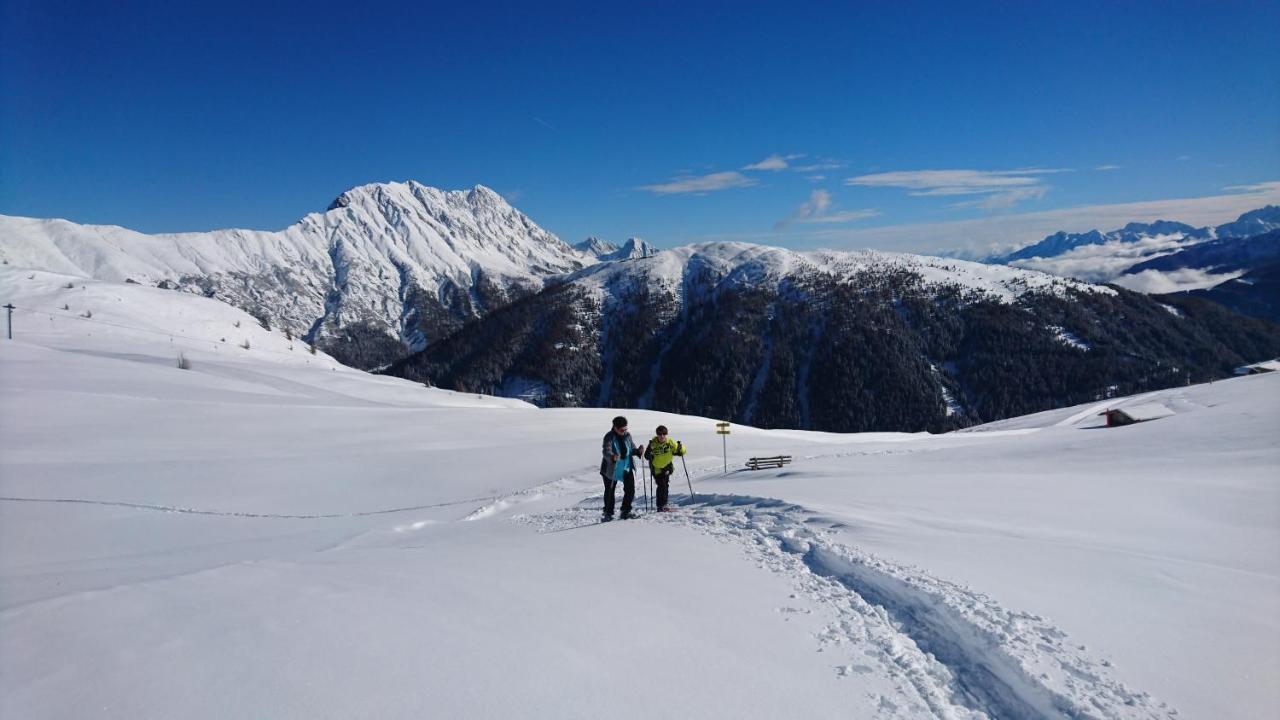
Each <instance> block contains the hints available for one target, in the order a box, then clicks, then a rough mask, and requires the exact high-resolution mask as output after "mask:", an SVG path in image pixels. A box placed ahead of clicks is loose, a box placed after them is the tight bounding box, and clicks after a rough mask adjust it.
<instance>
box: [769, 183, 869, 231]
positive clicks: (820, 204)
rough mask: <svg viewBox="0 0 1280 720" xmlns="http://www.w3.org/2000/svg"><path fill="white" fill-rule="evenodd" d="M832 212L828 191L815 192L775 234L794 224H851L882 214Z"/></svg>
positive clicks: (782, 223)
mask: <svg viewBox="0 0 1280 720" xmlns="http://www.w3.org/2000/svg"><path fill="white" fill-rule="evenodd" d="M830 210H831V193H830V192H828V191H826V190H814V191H813V192H812V193H809V199H808V200H806V201H805V202H803V203H801V204H800V207H798V208H796V210H795V212H793V213H791V215H790V216H789V217H787V218H786V219H785V220H779V221H778V222H777V223H776V224H775V225H774V226H773V229H774V231H775V232H782V231H783V230H785V229H786V228H787V227H789V226H790V225H791V224H792V223H824V224H838V223H849V222H855V221H858V220H865V219H867V218H871V217H875V216H877V215H879V214H880V211H879V210H871V209H868V210H844V211H841V212H834V213H833V212H830Z"/></svg>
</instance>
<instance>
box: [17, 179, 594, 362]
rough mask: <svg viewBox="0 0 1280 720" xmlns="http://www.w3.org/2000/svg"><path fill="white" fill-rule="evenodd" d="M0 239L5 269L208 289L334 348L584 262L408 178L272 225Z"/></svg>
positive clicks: (424, 321)
mask: <svg viewBox="0 0 1280 720" xmlns="http://www.w3.org/2000/svg"><path fill="white" fill-rule="evenodd" d="M0 241H2V242H0V260H3V261H5V262H7V263H8V264H9V265H12V266H14V267H21V268H34V269H40V270H47V271H50V272H57V273H64V274H69V275H77V276H81V277H88V278H95V279H100V280H111V281H116V282H123V281H124V280H126V279H132V280H134V281H136V282H139V283H143V284H147V285H163V286H166V287H177V288H179V289H182V290H185V291H189V292H196V293H200V294H205V295H209V296H211V297H216V298H218V299H220V300H223V301H226V302H228V303H231V304H233V305H236V306H237V307H240V308H242V309H245V310H248V311H250V312H252V313H253V314H254V315H256V316H259V317H264V318H266V319H267V320H268V321H269V322H270V323H271V324H273V325H279V326H283V327H286V328H288V329H289V330H290V331H291V332H293V333H294V334H295V335H299V336H304V337H306V338H307V339H308V340H311V341H314V342H316V343H317V344H319V345H320V346H322V347H331V349H333V350H334V351H335V352H339V351H341V348H340V347H336V346H337V345H338V343H336V342H335V340H336V339H338V338H342V339H344V340H348V341H349V340H351V339H353V338H352V334H353V333H354V334H355V338H354V339H356V340H365V341H368V340H369V337H368V336H369V335H372V336H373V337H374V338H377V337H379V336H389V337H391V338H395V339H396V340H398V341H400V342H402V343H403V344H404V345H405V346H406V347H408V348H412V349H419V348H421V347H423V346H424V345H425V344H426V343H427V341H429V340H431V339H438V338H439V337H440V336H442V335H443V334H446V333H447V332H449V331H451V330H452V329H455V328H456V327H458V326H460V325H461V324H462V323H463V322H464V321H466V320H469V319H473V318H475V317H479V316H481V315H483V314H484V313H485V312H488V311H489V310H492V309H493V308H495V307H500V306H502V305H504V304H506V303H507V302H509V301H510V300H512V299H514V298H517V297H521V296H523V295H526V294H528V293H530V292H533V291H536V290H537V289H539V288H540V287H542V285H543V283H544V281H545V279H546V278H547V277H548V276H551V275H555V274H559V273H563V272H567V271H571V270H575V269H577V268H580V267H582V266H584V265H587V264H589V263H592V262H595V259H594V258H593V257H591V256H588V255H584V254H583V253H580V252H578V251H575V250H574V249H572V248H570V247H569V246H568V245H566V244H565V243H563V242H561V241H560V240H559V239H558V238H557V237H555V236H554V235H552V234H551V233H548V232H547V231H545V230H543V229H542V228H540V227H538V226H537V225H536V224H534V223H533V221H531V220H530V219H529V218H528V217H526V216H525V215H524V214H523V213H521V212H519V211H518V210H516V209H515V208H513V207H511V206H510V205H508V204H507V203H506V201H504V200H503V199H502V198H501V197H500V196H499V195H498V194H497V193H495V192H493V191H492V190H490V189H488V188H486V187H483V186H480V185H477V186H476V187H475V188H474V189H472V190H470V191H456V192H445V191H441V190H437V189H435V188H431V187H426V186H424V185H421V184H419V183H416V182H407V183H386V184H373V185H365V186H361V187H358V188H354V189H352V190H348V191H347V192H345V193H343V194H342V195H341V196H339V197H338V198H337V200H335V201H334V202H333V204H332V206H331V207H330V208H329V210H328V211H326V212H323V213H313V214H311V215H308V216H306V217H305V218H303V219H302V220H301V221H299V222H298V223H297V224H295V225H292V226H290V227H288V228H286V229H284V230H281V231H279V232H262V231H254V230H219V231H214V232H208V233H183V234H175V235H144V234H141V233H137V232H133V231H131V230H126V229H124V228H120V227H109V226H92V225H77V224H74V223H70V222H67V221H64V220H36V219H31V218H17V217H4V216H0ZM343 359H344V360H348V361H350V360H351V358H348V357H343ZM388 359H389V358H385V357H383V358H381V361H382V362H386V361H387V360H388ZM357 364H361V363H357ZM373 364H377V362H374V363H373Z"/></svg>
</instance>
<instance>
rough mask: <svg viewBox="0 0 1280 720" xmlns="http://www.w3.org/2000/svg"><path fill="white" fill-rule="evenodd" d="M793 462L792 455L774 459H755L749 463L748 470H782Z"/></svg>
mask: <svg viewBox="0 0 1280 720" xmlns="http://www.w3.org/2000/svg"><path fill="white" fill-rule="evenodd" d="M789 462H791V456H790V455H774V456H773V457H753V458H751V459H750V460H748V461H747V469H748V470H762V469H764V468H780V467H782V466H783V465H786V464H787V463H789Z"/></svg>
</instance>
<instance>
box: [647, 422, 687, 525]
mask: <svg viewBox="0 0 1280 720" xmlns="http://www.w3.org/2000/svg"><path fill="white" fill-rule="evenodd" d="M656 432H657V436H656V437H654V438H653V439H652V440H650V441H649V447H648V449H646V450H645V451H644V459H645V460H648V461H649V467H650V468H652V470H653V479H654V481H655V482H656V483H657V485H658V512H670V510H671V508H669V507H667V489H668V488H669V487H670V485H671V473H673V472H675V469H676V465H675V456H677V455H684V443H682V442H680V441H679V440H676V441H674V442H673V441H672V440H671V439H670V438H668V437H667V426H666V425H659V426H658V429H657V431H656Z"/></svg>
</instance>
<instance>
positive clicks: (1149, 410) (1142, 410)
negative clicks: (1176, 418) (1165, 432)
mask: <svg viewBox="0 0 1280 720" xmlns="http://www.w3.org/2000/svg"><path fill="white" fill-rule="evenodd" d="M1113 412H1118V413H1123V414H1124V415H1126V416H1127V417H1128V418H1129V419H1131V420H1133V421H1134V422H1141V421H1143V420H1156V419H1158V418H1162V417H1169V416H1170V415H1175V414H1176V413H1174V412H1173V411H1172V410H1170V409H1169V408H1167V407H1165V406H1164V405H1161V404H1160V403H1154V402H1152V403H1142V404H1140V405H1126V406H1124V407H1119V408H1111V409H1110V410H1107V413H1113ZM1103 414H1104V415H1105V414H1106V413H1103Z"/></svg>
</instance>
